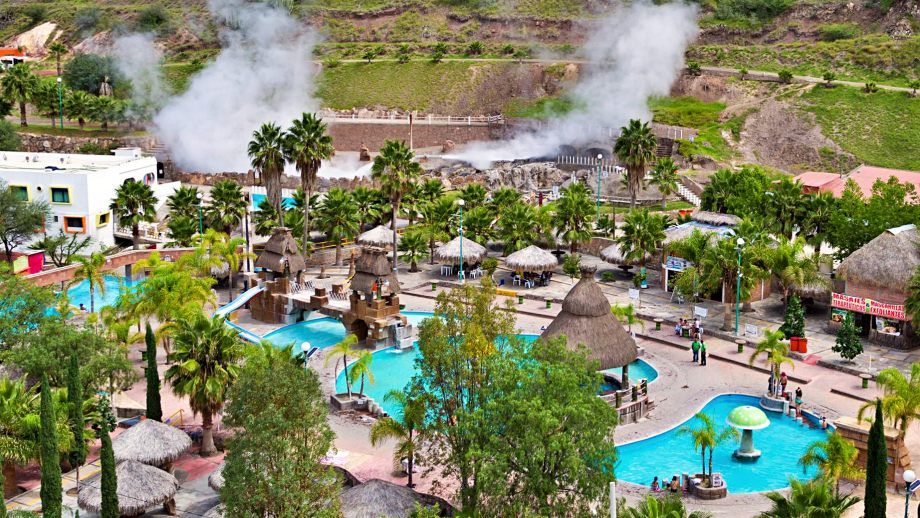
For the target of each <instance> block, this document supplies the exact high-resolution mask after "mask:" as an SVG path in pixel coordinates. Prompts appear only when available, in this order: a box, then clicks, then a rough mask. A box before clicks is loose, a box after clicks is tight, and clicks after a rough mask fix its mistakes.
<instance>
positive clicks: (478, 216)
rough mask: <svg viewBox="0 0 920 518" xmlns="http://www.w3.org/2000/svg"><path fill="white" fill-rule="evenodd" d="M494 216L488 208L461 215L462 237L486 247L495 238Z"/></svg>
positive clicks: (475, 209)
mask: <svg viewBox="0 0 920 518" xmlns="http://www.w3.org/2000/svg"><path fill="white" fill-rule="evenodd" d="M494 224H495V215H494V214H493V213H492V211H491V210H489V208H488V207H476V208H474V209H473V210H471V211H468V212H464V213H463V237H465V238H467V239H469V240H471V241H475V242H477V243H479V244H480V245H482V246H486V245H487V244H488V243H489V241H491V240H492V239H493V238H494V237H495V228H494V227H493V225H494Z"/></svg>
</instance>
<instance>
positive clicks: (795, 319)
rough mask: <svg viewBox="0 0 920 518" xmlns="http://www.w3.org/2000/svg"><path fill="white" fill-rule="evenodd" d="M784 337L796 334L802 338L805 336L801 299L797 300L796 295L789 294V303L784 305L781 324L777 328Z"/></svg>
mask: <svg viewBox="0 0 920 518" xmlns="http://www.w3.org/2000/svg"><path fill="white" fill-rule="evenodd" d="M779 330H780V331H782V333H783V334H784V335H786V339H787V340H788V339H789V338H792V337H793V336H797V337H799V338H802V337H804V336H805V309H804V308H802V301H800V300H799V297H798V295H795V294H793V295H791V296H790V297H789V304H788V305H787V306H786V314H785V316H784V317H783V325H781V326H780V328H779Z"/></svg>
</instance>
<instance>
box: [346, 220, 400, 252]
mask: <svg viewBox="0 0 920 518" xmlns="http://www.w3.org/2000/svg"><path fill="white" fill-rule="evenodd" d="M399 241H400V238H399V234H397V235H396V244H397V245H398V244H399ZM356 242H357V243H358V244H359V245H369V246H380V247H384V248H390V249H392V248H393V229H392V228H387V227H385V226H383V225H378V226H376V227H374V228H372V229H370V230H368V231H367V232H365V233H363V234H361V235H360V236H358V239H357V240H356Z"/></svg>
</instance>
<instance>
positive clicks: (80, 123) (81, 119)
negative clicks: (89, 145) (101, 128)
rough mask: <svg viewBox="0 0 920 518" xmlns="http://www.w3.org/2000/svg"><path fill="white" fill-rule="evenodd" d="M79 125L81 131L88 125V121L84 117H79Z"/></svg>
mask: <svg viewBox="0 0 920 518" xmlns="http://www.w3.org/2000/svg"><path fill="white" fill-rule="evenodd" d="M77 124H79V125H80V129H83V126H85V125H86V119H84V118H83V117H77Z"/></svg>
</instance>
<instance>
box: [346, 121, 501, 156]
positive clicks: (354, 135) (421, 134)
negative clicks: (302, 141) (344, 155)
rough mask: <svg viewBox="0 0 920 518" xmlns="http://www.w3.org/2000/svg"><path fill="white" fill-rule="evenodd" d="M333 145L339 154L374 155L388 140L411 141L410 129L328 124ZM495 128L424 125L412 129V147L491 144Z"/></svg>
mask: <svg viewBox="0 0 920 518" xmlns="http://www.w3.org/2000/svg"><path fill="white" fill-rule="evenodd" d="M329 134H330V135H331V136H332V145H334V146H335V148H336V149H338V150H340V151H360V150H361V147H362V146H367V148H368V149H369V150H370V151H371V152H376V151H378V150H379V149H380V148H381V147H382V146H383V143H384V141H386V140H405V141H406V142H408V141H409V125H408V124H405V123H396V124H388V123H380V122H369V123H361V122H332V123H330V124H329ZM492 138H493V128H492V127H490V126H465V125H446V124H426V123H425V122H424V121H422V122H419V123H417V124H414V125H413V128H412V145H413V146H414V147H416V148H419V147H434V146H438V147H440V146H443V145H444V143H445V142H446V141H448V140H449V141H451V142H453V143H454V144H465V143H467V142H472V141H475V140H491V139H492Z"/></svg>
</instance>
